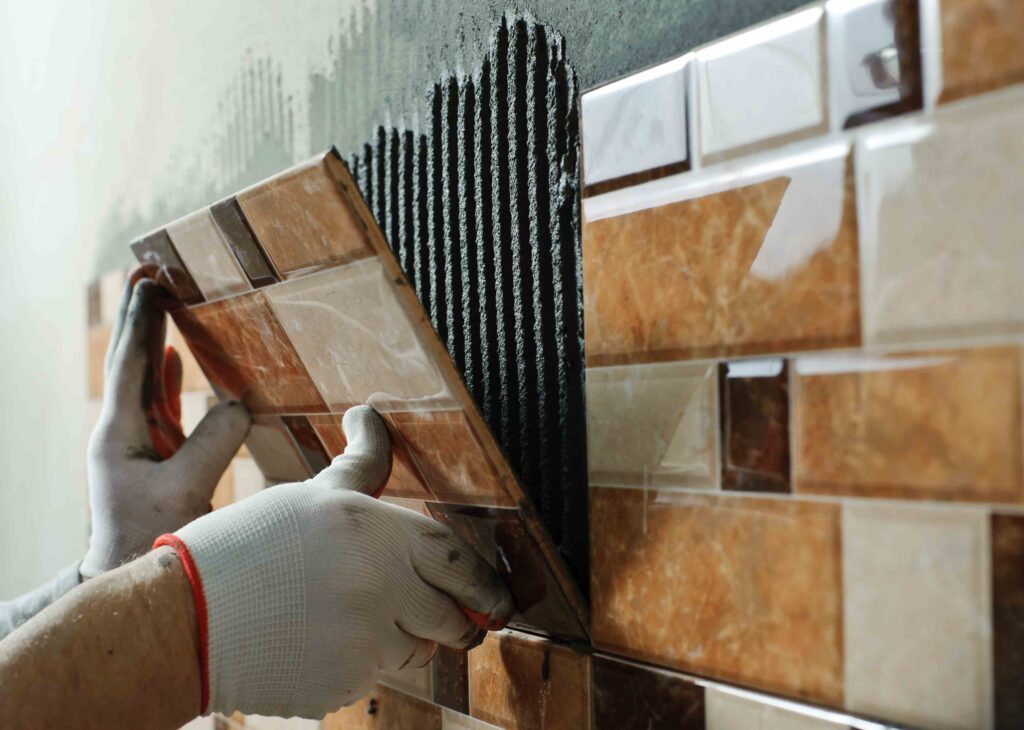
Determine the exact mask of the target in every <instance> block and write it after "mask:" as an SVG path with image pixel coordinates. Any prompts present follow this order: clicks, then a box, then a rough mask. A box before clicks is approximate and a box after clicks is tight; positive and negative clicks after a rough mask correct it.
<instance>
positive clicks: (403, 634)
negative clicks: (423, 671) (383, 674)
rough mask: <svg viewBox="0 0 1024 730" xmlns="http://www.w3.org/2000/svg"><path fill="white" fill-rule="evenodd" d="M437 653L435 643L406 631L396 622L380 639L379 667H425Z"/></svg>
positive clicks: (394, 669)
mask: <svg viewBox="0 0 1024 730" xmlns="http://www.w3.org/2000/svg"><path fill="white" fill-rule="evenodd" d="M436 653H437V643H436V642H434V641H430V640H429V639H421V638H419V637H418V636H413V635H412V634H410V633H408V632H407V631H405V630H404V629H402V627H401V626H399V625H398V624H397V623H396V624H395V628H394V631H388V632H386V634H385V635H384V636H382V637H381V640H380V658H379V662H380V668H381V669H383V670H385V671H392V672H393V671H397V670H399V669H405V668H406V667H416V668H420V667H425V666H426V665H427V664H429V663H430V660H431V659H433V658H434V654H436Z"/></svg>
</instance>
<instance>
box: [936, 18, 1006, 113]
mask: <svg viewBox="0 0 1024 730" xmlns="http://www.w3.org/2000/svg"><path fill="white" fill-rule="evenodd" d="M939 6H940V18H941V27H942V87H943V90H942V100H943V101H949V100H951V99H958V98H960V97H963V96H967V95H969V94H978V93H981V92H983V91H988V90H990V89H995V88H997V87H1000V86H1007V85H1009V84H1014V83H1020V82H1021V81H1024V46H1022V44H1021V36H1022V35H1024V4H1022V3H1020V2H1019V0H942V1H941V2H940V3H939Z"/></svg>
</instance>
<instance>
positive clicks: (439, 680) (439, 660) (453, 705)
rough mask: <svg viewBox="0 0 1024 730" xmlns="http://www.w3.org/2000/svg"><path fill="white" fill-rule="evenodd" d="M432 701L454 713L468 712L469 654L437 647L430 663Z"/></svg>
mask: <svg viewBox="0 0 1024 730" xmlns="http://www.w3.org/2000/svg"><path fill="white" fill-rule="evenodd" d="M430 670H431V673H432V677H431V679H432V684H433V700H434V702H435V703H436V704H438V705H441V706H442V707H448V708H450V709H452V710H455V711H456V712H461V713H463V714H466V713H468V712H469V654H468V652H465V651H459V650H458V649H449V648H448V647H446V646H439V647H438V648H437V654H435V655H434V660H433V661H432V662H431V663H430Z"/></svg>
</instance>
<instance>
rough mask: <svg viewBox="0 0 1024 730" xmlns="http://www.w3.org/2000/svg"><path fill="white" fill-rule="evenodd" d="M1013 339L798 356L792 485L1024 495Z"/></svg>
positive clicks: (835, 490) (931, 495)
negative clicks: (977, 345) (980, 345)
mask: <svg viewBox="0 0 1024 730" xmlns="http://www.w3.org/2000/svg"><path fill="white" fill-rule="evenodd" d="M1021 378H1022V369H1021V351H1020V349H1019V348H1017V347H1007V348H985V349H977V350H938V351H929V352H917V353H906V354H893V355H884V356H883V355H859V354H850V355H834V356H822V357H801V358H798V359H797V360H796V361H795V372H794V375H793V440H794V454H795V457H794V482H795V485H796V487H795V488H796V491H798V492H808V493H816V494H847V495H854V496H861V497H899V498H912V499H957V500H966V501H979V502H1021V501H1024V464H1022V459H1024V455H1022V449H1021V444H1022V443H1024V433H1022V426H1021V410H1022V398H1021Z"/></svg>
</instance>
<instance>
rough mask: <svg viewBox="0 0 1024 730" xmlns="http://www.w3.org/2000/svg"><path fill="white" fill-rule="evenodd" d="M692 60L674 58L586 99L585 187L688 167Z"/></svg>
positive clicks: (587, 94) (584, 104)
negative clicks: (636, 175)
mask: <svg viewBox="0 0 1024 730" xmlns="http://www.w3.org/2000/svg"><path fill="white" fill-rule="evenodd" d="M691 58H692V56H690V55H686V56H682V57H680V58H675V59H673V60H671V61H669V62H667V63H662V64H659V65H657V66H654V67H652V68H648V69H645V70H644V71H640V72H639V73H635V74H632V75H631V76H627V77H626V78H623V79H619V80H618V81H613V82H612V83H610V84H607V85H605V86H602V87H601V88H599V89H595V90H593V91H590V92H588V93H586V94H584V95H583V97H582V99H581V105H582V108H583V112H582V120H583V182H584V184H585V185H587V186H591V185H594V184H595V183H600V182H605V181H609V180H616V179H621V178H624V177H627V176H631V175H635V174H636V173H641V172H647V171H655V170H659V169H661V170H664V169H665V168H670V169H672V170H674V171H677V172H678V171H679V170H681V169H685V168H686V167H687V163H688V161H689V158H690V155H689V141H688V135H687V121H686V107H687V98H686V97H687V91H686V90H687V76H688V68H689V66H688V64H689V62H690V59H691Z"/></svg>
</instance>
